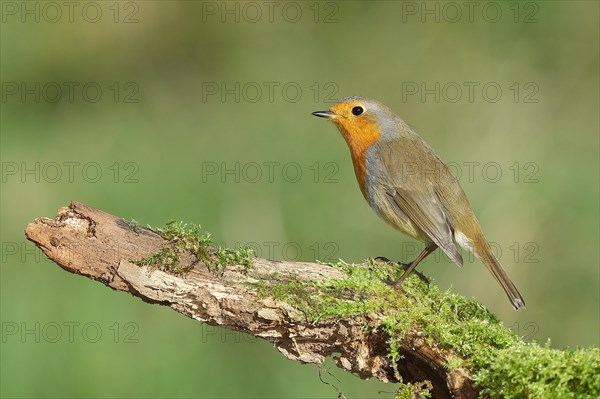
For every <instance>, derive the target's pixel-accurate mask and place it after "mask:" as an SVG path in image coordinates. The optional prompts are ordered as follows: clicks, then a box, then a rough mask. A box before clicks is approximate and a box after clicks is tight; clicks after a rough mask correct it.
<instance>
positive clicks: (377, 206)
mask: <svg viewBox="0 0 600 399" xmlns="http://www.w3.org/2000/svg"><path fill="white" fill-rule="evenodd" d="M312 115H314V116H317V117H320V118H325V119H328V120H330V121H332V122H333V123H334V124H335V126H336V127H337V128H338V130H339V131H340V133H341V135H342V136H343V138H344V140H345V141H346V143H347V144H348V148H349V149H350V156H351V158H352V164H353V166H354V172H355V175H356V179H357V181H358V185H359V188H360V191H361V192H362V195H363V196H364V198H365V199H366V200H367V202H368V203H369V205H370V206H371V208H372V209H373V210H374V211H375V213H376V214H377V215H378V216H379V217H380V218H382V219H383V220H384V221H385V222H387V223H388V224H389V225H391V226H392V227H393V228H395V229H396V230H398V231H400V232H402V233H404V234H406V235H408V236H409V237H412V238H414V239H417V240H419V241H421V242H423V243H424V244H425V248H424V249H423V250H422V252H421V253H420V254H419V255H418V256H417V258H416V259H415V260H414V261H412V262H411V263H410V264H408V265H407V267H406V270H405V272H404V273H403V274H402V276H401V277H400V279H399V280H398V281H397V282H396V283H395V284H394V285H395V287H396V288H398V289H401V285H402V282H403V281H404V280H405V279H406V277H407V276H408V275H409V274H410V273H411V272H412V271H413V270H414V269H415V268H416V267H417V265H418V264H419V263H420V262H421V261H422V260H423V259H425V258H426V257H427V256H428V255H429V254H431V253H432V252H433V251H435V250H436V249H437V248H438V247H439V248H440V249H441V250H442V251H443V252H444V253H445V254H446V255H447V256H448V258H449V259H450V260H452V261H453V262H454V263H455V264H457V265H458V266H462V264H463V259H462V256H461V255H460V253H459V252H458V249H457V246H456V244H458V245H459V246H460V247H462V248H463V249H465V250H466V251H469V252H471V253H473V254H474V255H475V256H476V257H477V258H479V259H480V260H481V261H482V262H483V264H484V265H485V266H486V267H487V269H488V270H489V271H490V273H491V274H492V275H493V276H494V278H495V279H496V281H497V282H498V283H499V284H500V286H501V287H502V288H503V289H504V291H505V292H506V295H507V296H508V298H509V300H510V302H511V304H512V306H513V307H514V308H515V309H517V310H518V309H521V308H525V300H524V299H523V296H522V295H521V293H520V292H519V290H518V289H517V287H516V286H515V284H514V283H513V282H512V281H511V279H510V278H509V277H508V274H507V273H506V271H505V270H504V269H503V267H502V265H501V264H500V262H499V261H498V259H497V258H496V256H495V255H494V253H493V252H492V248H491V246H490V244H489V242H488V241H487V239H486V238H485V236H484V234H483V231H482V229H481V226H480V224H479V222H478V220H477V218H476V216H475V213H474V212H473V210H472V209H471V206H470V205H469V201H468V200H467V197H466V195H465V192H464V191H463V189H462V187H461V186H460V184H459V182H458V180H457V179H456V178H455V177H454V175H453V174H452V173H451V172H450V170H449V169H448V167H447V166H446V165H445V164H444V162H443V161H442V160H441V158H440V157H439V156H438V155H437V154H436V152H435V151H434V150H433V149H432V148H431V147H430V146H429V145H428V144H427V143H426V142H425V140H423V139H422V138H421V136H419V135H418V134H417V133H416V132H415V131H414V130H413V129H412V128H411V127H410V126H409V125H408V124H407V123H406V122H405V121H404V120H402V119H401V118H400V117H399V116H397V115H396V114H395V113H394V112H393V111H392V110H391V109H390V108H388V107H387V106H386V105H384V104H383V103H381V102H379V101H377V100H373V99H369V98H366V97H360V96H352V97H347V98H344V99H342V100H339V101H338V102H337V103H335V104H333V105H332V106H331V107H330V108H329V110H326V111H315V112H313V113H312Z"/></svg>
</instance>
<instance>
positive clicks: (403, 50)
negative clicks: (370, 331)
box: [0, 1, 600, 398]
mask: <svg viewBox="0 0 600 399" xmlns="http://www.w3.org/2000/svg"><path fill="white" fill-rule="evenodd" d="M48 4H51V3H45V2H33V1H32V2H11V1H3V2H2V4H1V5H2V25H1V57H2V58H1V64H0V65H1V80H2V102H1V106H2V110H1V125H0V127H1V146H2V148H1V157H2V192H1V200H2V209H1V218H2V224H1V234H2V237H1V241H2V266H1V269H0V273H1V274H0V276H1V300H2V303H1V319H2V342H1V363H0V364H1V374H0V377H1V381H0V385H1V390H0V394H1V396H2V397H23V398H24V397H28V398H33V397H73V398H74V397H78V398H95V397H103V398H117V397H133V398H145V397H154V398H167V397H169V398H174V397H180V398H191V397H198V398H208V397H210V398H250V397H267V398H335V397H337V392H336V391H335V390H334V389H333V388H332V387H331V386H328V385H326V384H324V383H322V382H320V381H319V375H318V368H317V367H316V366H314V365H301V364H298V363H295V362H292V361H288V360H286V359H284V357H283V356H281V355H280V354H279V353H278V352H277V351H276V350H275V349H273V348H272V347H271V345H270V344H269V343H268V342H265V341H257V340H255V339H252V338H250V337H247V336H245V335H240V334H235V333H232V332H230V331H227V330H222V329H217V328H212V327H207V326H204V325H202V324H200V323H198V322H195V321H192V320H189V319H187V318H185V317H183V316H181V315H179V314H177V313H175V312H174V311H172V310H170V309H167V308H164V307H161V306H156V305H148V304H144V303H142V302H141V301H140V300H138V299H135V298H133V297H131V296H129V295H127V294H124V293H116V292H112V291H111V290H109V289H107V288H106V287H104V286H103V285H101V284H98V283H95V282H93V281H90V280H88V279H85V278H81V277H77V276H74V275H71V274H68V273H66V272H64V271H63V270H62V269H60V268H59V267H57V266H56V265H54V264H53V263H51V262H49V261H48V260H46V259H45V257H44V256H43V255H41V253H40V252H39V251H37V250H36V249H35V247H34V246H33V245H32V244H31V243H29V242H27V241H26V240H25V237H24V234H23V230H24V228H25V226H26V225H27V223H29V222H31V221H33V220H34V218H36V217H41V216H49V217H53V216H54V214H55V213H56V210H57V209H58V208H60V207H62V206H65V205H67V204H68V203H69V201H71V200H77V201H80V202H83V203H86V204H89V205H91V206H94V207H97V208H100V209H103V210H105V211H107V212H110V213H113V214H116V215H119V216H122V217H124V218H130V219H131V218H132V219H136V220H138V221H140V222H141V223H142V224H150V225H153V226H160V225H164V224H165V223H166V222H168V221H170V220H174V219H176V220H184V221H187V222H191V223H199V224H201V225H202V226H203V228H204V229H206V230H207V231H210V232H211V233H212V234H213V236H214V238H215V240H216V241H218V242H222V243H226V244H228V245H232V246H234V245H240V244H251V245H253V246H255V248H256V249H257V251H258V252H259V254H260V255H262V256H263V257H271V258H275V259H291V260H296V259H298V260H306V261H308V260H314V259H315V258H316V259H321V260H336V259H338V258H342V259H344V260H346V261H349V262H358V261H361V260H364V259H365V258H367V257H369V256H378V255H381V256H387V257H389V258H391V259H404V260H409V259H411V258H413V257H414V255H415V252H416V251H417V250H418V249H417V247H416V246H415V244H414V243H412V242H411V241H410V239H408V238H406V237H404V236H402V235H400V234H398V233H397V232H395V231H394V230H393V229H391V228H390V227H388V226H387V225H386V224H385V223H383V222H382V221H381V220H379V219H378V218H377V216H375V214H374V213H373V212H372V211H371V210H370V209H369V207H368V205H367V204H366V203H365V201H364V199H363V198H362V196H361V194H360V192H359V190H358V188H357V184H356V181H355V177H354V174H353V170H352V166H351V161H350V157H349V154H348V150H347V148H346V144H345V143H344V142H343V140H342V138H341V136H340V135H339V133H338V132H337V130H336V129H335V128H334V126H333V125H331V124H330V123H328V122H326V121H324V120H320V119H317V118H314V117H312V116H310V112H312V111H315V110H321V109H325V108H328V107H329V105H330V103H331V100H333V99H339V98H342V97H345V96H348V95H364V96H369V97H373V98H376V99H379V100H381V101H383V102H384V103H386V104H387V105H389V106H390V107H391V108H392V109H393V110H394V111H395V112H397V113H398V114H399V115H401V116H402V117H403V118H404V119H405V120H406V121H407V122H408V123H410V124H411V125H412V126H413V127H414V128H415V129H416V131H417V132H419V133H420V134H421V136H423V137H424V138H425V139H426V140H427V141H428V143H429V144H430V145H431V146H432V147H433V148H435V149H436V150H437V152H438V153H439V154H440V156H441V157H442V159H444V160H445V161H447V162H448V163H451V164H452V165H454V170H455V172H456V173H459V174H460V180H461V182H462V184H463V187H464V189H465V191H466V192H467V195H468V196H469V199H470V202H471V204H472V206H473V208H474V210H475V212H476V214H477V215H478V217H479V219H480V222H481V224H482V226H483V228H484V231H485V232H486V235H487V236H488V238H489V239H490V240H491V241H494V242H495V243H496V246H497V249H499V250H501V251H502V252H501V254H500V257H501V261H502V262H503V264H504V265H505V267H506V268H507V269H508V271H509V274H510V275H511V276H512V277H513V279H514V281H515V282H516V284H517V285H518V286H519V288H520V289H521V291H522V292H523V294H524V296H525V298H526V300H527V305H528V306H527V309H526V310H524V311H519V312H515V311H514V310H512V308H511V307H510V305H509V303H508V301H507V300H506V298H505V296H504V293H503V292H502V290H501V289H500V288H499V287H498V286H497V285H496V283H495V282H494V280H493V279H492V278H491V276H490V275H489V274H488V272H487V271H486V270H485V268H484V267H482V265H481V264H480V263H479V262H478V261H467V262H466V264H465V266H464V267H463V268H462V269H458V268H457V267H455V266H454V265H453V264H451V263H450V262H449V261H447V260H446V259H443V258H441V257H439V256H438V258H435V257H433V256H432V257H430V258H429V259H428V260H427V261H426V262H424V263H423V264H422V265H421V266H420V269H421V270H422V271H424V272H425V273H426V274H428V275H430V276H432V277H433V278H434V279H435V281H436V283H437V284H439V286H440V287H442V288H443V289H448V288H450V289H451V290H452V291H453V292H456V293H460V294H462V295H466V296H469V297H470V296H474V297H476V298H477V299H478V300H480V301H481V302H482V303H484V304H485V305H487V306H489V307H490V309H492V310H493V311H494V312H495V313H497V315H498V316H499V317H500V318H501V319H502V320H503V322H504V323H505V324H506V325H507V326H508V327H510V328H511V329H513V330H514V331H515V333H517V334H519V335H522V336H524V337H525V338H526V339H530V340H537V341H540V342H545V341H546V340H548V339H550V340H551V342H552V346H553V347H556V348H564V347H570V348H574V347H577V346H590V345H598V340H599V328H598V327H599V316H598V315H599V300H600V299H599V279H600V275H599V251H598V242H599V215H598V211H599V209H598V203H599V176H598V174H599V154H598V153H599V134H598V132H599V122H598V109H599V97H598V96H599V94H598V93H599V90H598V88H599V82H598V76H599V55H598V51H599V50H598V48H599V43H598V37H599V28H598V27H599V21H598V15H599V6H598V3H597V2H589V1H584V2H566V1H553V2H539V3H533V2H527V3H513V2H510V3H509V2H506V3H504V2H491V3H486V2H481V3H477V4H479V5H478V6H476V8H474V9H473V13H472V14H471V15H469V10H468V9H467V8H465V7H464V6H460V4H462V3H460V2H457V3H444V2H429V3H420V2H419V3H417V2H387V1H381V2H376V1H374V2H358V1H352V2H322V3H316V2H312V1H311V2H292V3H286V2H278V1H275V2H273V3H269V4H270V5H269V4H267V3H264V2H256V3H243V2H227V3H223V2H193V1H173V2H166V1H160V2H158V1H157V2H155V1H143V2H142V1H139V2H120V3H115V2H112V1H111V2H100V1H99V2H92V3H85V2H74V3H72V4H73V5H71V6H69V5H67V4H65V3H63V2H57V3H53V4H54V6H52V4H51V5H48ZM452 4H454V6H453V5H452ZM457 5H458V6H457ZM69 7H72V8H69ZM461 7H462V8H461ZM498 10H499V11H498ZM70 11H72V12H70ZM457 12H458V13H459V14H457ZM498 12H500V14H498ZM59 13H60V14H59ZM436 85H437V86H436ZM69 87H72V88H73V90H72V92H70V90H69ZM469 87H473V91H472V93H469ZM457 88H459V89H461V91H460V92H459V91H457ZM498 88H499V89H500V90H501V93H498V92H497V90H498ZM257 89H260V90H257ZM427 93H429V94H427ZM71 94H72V95H71ZM436 96H437V98H436ZM69 165H71V166H69ZM470 165H471V166H470ZM470 168H471V169H470ZM469 171H471V173H469ZM70 172H72V173H70ZM438 252H439V251H438ZM329 365H330V366H331V362H329ZM331 372H332V373H333V374H334V375H335V376H336V377H337V378H338V379H339V380H340V381H339V382H338V381H336V380H335V379H334V378H333V377H331V376H327V375H325V376H324V379H325V380H326V381H328V382H331V383H334V384H336V385H337V386H338V387H339V388H340V389H341V390H342V391H343V392H344V393H345V394H346V395H347V396H348V397H352V398H367V397H368V398H375V397H376V398H379V397H391V396H392V394H391V393H390V392H391V391H393V389H394V388H393V387H392V386H387V385H385V384H381V383H378V382H376V381H368V382H365V381H361V380H359V379H358V378H356V377H354V376H351V375H348V374H347V373H345V372H343V371H341V370H340V369H337V368H335V367H331ZM382 391H383V392H382Z"/></svg>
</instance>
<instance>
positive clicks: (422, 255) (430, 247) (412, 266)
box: [394, 243, 437, 289]
mask: <svg viewBox="0 0 600 399" xmlns="http://www.w3.org/2000/svg"><path fill="white" fill-rule="evenodd" d="M436 248H437V245H435V244H433V243H432V244H429V245H428V246H426V247H425V249H423V251H421V253H420V254H419V256H417V259H415V260H413V261H412V263H411V264H410V265H409V266H408V267H407V268H405V272H404V274H402V276H400V278H399V279H398V281H396V283H395V284H394V287H396V288H397V289H401V288H402V282H404V280H405V279H406V278H407V277H408V276H409V275H410V273H411V272H412V271H413V270H414V269H415V267H417V265H418V264H419V263H421V261H422V260H423V259H425V258H426V257H427V255H429V254H430V253H432V252H433V251H435V250H436ZM403 265H404V264H403ZM415 273H417V275H418V276H419V278H420V279H421V280H423V281H425V282H426V283H427V284H429V279H428V278H427V277H425V276H424V275H422V274H421V273H419V272H417V271H415Z"/></svg>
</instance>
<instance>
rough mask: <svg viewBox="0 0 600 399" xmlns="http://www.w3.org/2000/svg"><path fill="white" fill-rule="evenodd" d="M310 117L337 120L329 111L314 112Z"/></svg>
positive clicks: (336, 116) (335, 115)
mask: <svg viewBox="0 0 600 399" xmlns="http://www.w3.org/2000/svg"><path fill="white" fill-rule="evenodd" d="M312 115H314V116H318V117H319V118H325V119H336V118H338V115H337V114H335V113H333V112H331V111H315V112H313V113H312Z"/></svg>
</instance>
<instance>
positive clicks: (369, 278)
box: [26, 202, 600, 398]
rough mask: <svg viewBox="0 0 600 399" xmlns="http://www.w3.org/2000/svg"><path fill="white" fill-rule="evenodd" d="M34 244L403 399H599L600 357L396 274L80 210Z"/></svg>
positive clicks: (73, 207)
mask: <svg viewBox="0 0 600 399" xmlns="http://www.w3.org/2000/svg"><path fill="white" fill-rule="evenodd" d="M26 235H27V238H28V239H30V240H31V241H33V242H34V243H35V244H36V245H37V246H38V247H39V248H40V249H41V250H42V251H43V252H44V253H45V254H46V255H47V256H48V257H49V258H50V259H51V260H53V261H54V262H56V263H57V264H58V265H59V266H60V267H62V268H63V269H65V270H67V271H69V272H72V273H76V274H80V275H83V276H86V277H89V278H92V279H94V280H97V281H100V282H102V283H104V284H105V285H107V286H109V287H111V288H113V289H115V290H120V291H127V292H129V293H131V294H133V295H134V296H137V297H139V298H141V299H142V300H144V301H146V302H150V303H157V304H161V305H165V306H169V307H171V308H172V309H174V310H176V311H178V312H180V313H182V314H184V315H186V316H189V317H191V318H193V319H196V320H198V321H201V322H205V323H208V324H211V325H217V326H223V327H226V328H231V329H235V330H238V331H242V332H245V333H248V334H251V335H253V336H256V337H260V338H263V339H267V340H269V341H271V342H272V343H273V344H274V345H275V347H276V348H277V349H278V350H279V351H280V352H281V353H282V354H283V355H284V356H286V357H287V358H289V359H293V360H297V361H301V362H307V363H322V362H323V361H324V359H325V358H326V357H327V356H330V355H333V356H334V359H335V361H336V363H337V365H338V366H339V367H341V368H343V369H345V370H348V371H350V372H352V373H355V374H357V375H358V376H360V377H361V378H371V377H376V378H378V379H379V380H381V381H384V382H400V381H403V382H404V384H403V385H401V386H400V388H399V390H398V392H397V397H401V398H419V397H423V398H424V397H433V398H476V397H489V398H500V397H502V398H550V397H552V398H596V397H598V396H599V395H600V381H599V379H598V375H599V374H600V351H599V350H598V349H597V348H592V349H579V350H575V351H559V350H554V349H551V348H550V347H548V346H539V345H537V344H536V343H525V342H523V341H522V340H521V339H520V338H519V337H517V336H515V335H514V334H513V333H512V332H511V331H509V330H508V329H507V328H505V327H504V326H503V325H502V323H501V322H500V321H498V320H497V319H496V318H495V316H494V315H493V314H491V313H490V312H489V311H488V310H487V309H486V308H484V307H483V306H482V305H480V304H479V303H477V302H475V301H474V300H469V299H466V298H463V297H461V296H458V295H453V294H450V293H442V292H439V291H438V289H437V288H436V287H435V286H433V285H431V284H429V285H428V284H426V283H424V282H423V281H421V280H420V279H419V278H417V277H416V276H411V277H410V278H409V279H407V281H406V282H405V284H404V286H403V288H404V290H403V292H400V291H398V290H395V289H394V288H393V287H391V286H390V285H388V284H386V280H390V279H393V278H395V277H396V276H395V273H396V272H397V271H396V270H395V268H392V267H389V266H388V265H386V264H381V263H375V262H372V261H369V262H365V263H363V264H357V265H350V264H346V263H344V262H339V263H337V264H330V265H326V264H319V263H302V262H277V261H269V260H265V259H259V258H252V256H251V253H250V251H248V250H246V249H241V250H231V249H227V248H220V247H214V246H213V245H212V243H211V240H210V235H208V234H203V233H202V232H201V231H200V230H199V228H198V227H196V226H187V225H185V224H183V223H170V224H168V225H167V226H166V228H163V229H152V228H148V227H142V226H139V225H138V224H137V223H135V222H131V221H126V220H124V219H121V218H119V217H116V216H113V215H110V214H107V213H105V212H102V211H100V210H97V209H94V208H91V207H88V206H86V205H83V204H80V203H77V202H73V203H71V204H70V206H68V207H65V208H61V209H60V210H59V211H58V214H57V216H56V219H55V220H51V219H46V218H41V219H37V220H35V221H34V222H33V223H31V224H29V225H28V226H27V229H26Z"/></svg>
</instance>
